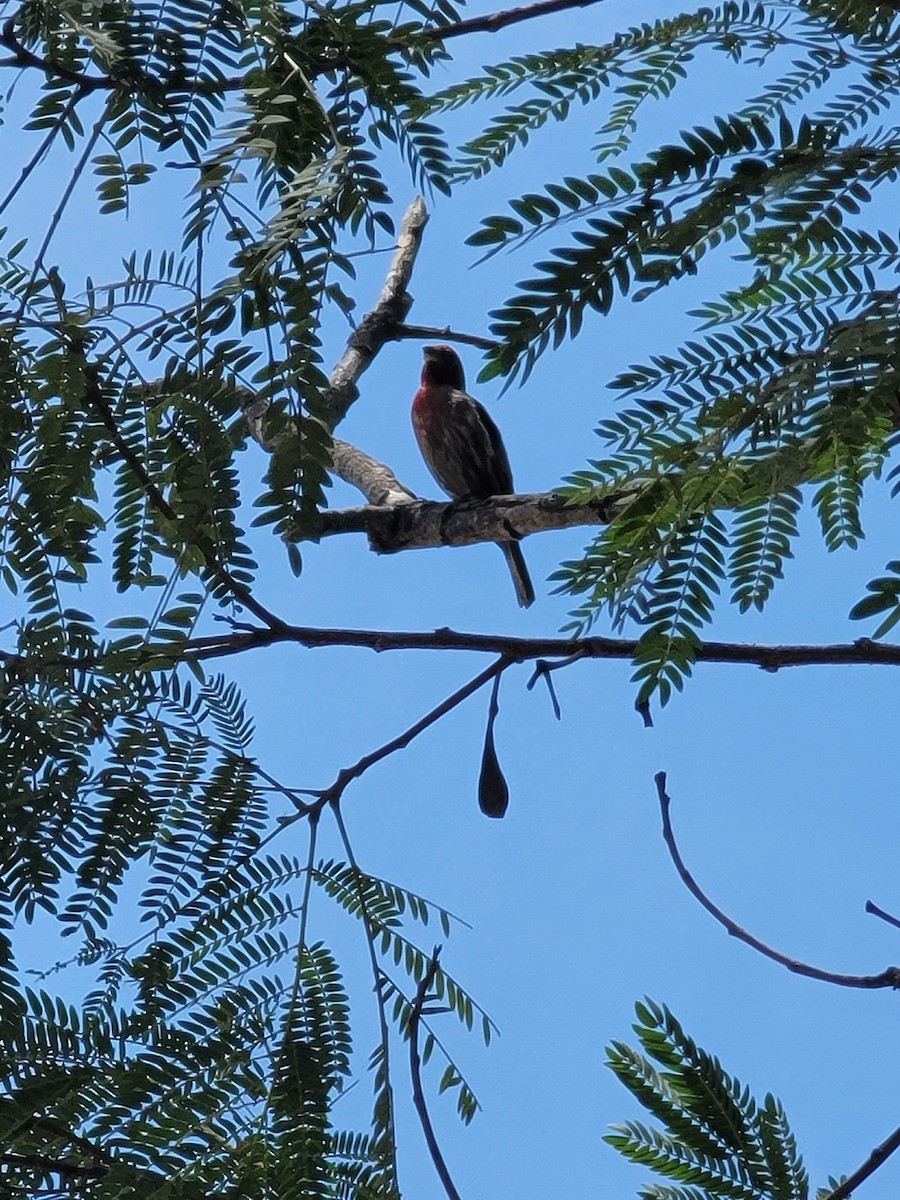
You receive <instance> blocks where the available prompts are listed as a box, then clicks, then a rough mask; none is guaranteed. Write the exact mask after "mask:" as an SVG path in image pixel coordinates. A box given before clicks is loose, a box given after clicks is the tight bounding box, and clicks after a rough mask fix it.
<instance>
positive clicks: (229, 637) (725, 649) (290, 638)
mask: <svg viewBox="0 0 900 1200" xmlns="http://www.w3.org/2000/svg"><path fill="white" fill-rule="evenodd" d="M284 644H294V645H297V646H304V647H306V648H308V649H323V648H325V647H328V646H355V647H358V648H360V649H364V650H375V651H377V652H379V653H380V652H382V651H386V650H449V651H465V652H473V651H474V652H475V653H479V654H499V655H502V656H504V657H505V658H508V659H509V660H510V661H513V662H532V661H534V660H536V659H542V658H550V659H565V660H570V661H567V662H566V663H565V665H566V666H571V665H572V663H574V662H577V661H578V660H579V659H589V658H593V659H614V660H622V659H630V658H633V657H634V653H635V650H636V649H637V644H638V643H637V641H635V640H634V639H632V638H608V637H586V638H553V637H539V638H527V637H525V638H522V637H508V636H504V635H503V634H493V633H463V632H458V631H457V630H455V629H446V628H445V629H434V630H431V631H396V632H395V631H392V630H387V629H327V628H317V627H315V626H309V625H282V626H279V627H277V628H271V629H269V628H260V629H249V630H231V631H229V632H228V633H221V634H210V635H209V636H207V637H197V638H186V639H185V640H184V641H182V642H177V643H175V644H174V645H173V644H171V643H169V642H166V643H161V644H159V645H155V644H153V643H150V644H149V645H144V646H139V647H136V648H135V649H133V650H117V651H116V652H115V663H116V666H117V668H118V667H120V666H125V665H127V664H133V665H134V666H135V667H138V666H146V665H147V664H152V663H153V662H154V661H156V660H159V662H160V665H164V664H166V663H169V662H170V661H171V659H172V656H173V654H176V655H177V657H178V658H179V660H183V659H185V658H194V659H196V660H197V661H198V662H204V661H207V660H209V659H215V658H229V657H230V656H232V655H234V654H243V653H245V652H246V651H248V650H262V649H265V648H266V647H268V646H278V645H284ZM696 661H697V662H701V663H703V662H705V663H719V664H724V665H726V666H751V667H760V668H762V670H764V671H768V672H770V673H772V674H774V673H775V672H777V671H780V670H784V669H786V668H788V667H822V666H880V667H900V646H898V645H895V644H892V643H885V642H873V641H872V640H871V639H870V638H860V639H859V641H856V642H838V643H835V644H832V645H823V646H809V645H794V646H761V645H753V644H751V643H745V642H700V643H698V645H697V649H696ZM103 662H104V657H103V655H84V656H83V657H81V658H76V657H74V656H72V655H54V656H53V657H52V658H49V657H48V658H46V659H40V660H39V659H36V658H35V659H31V658H28V659H25V658H21V657H20V656H19V655H16V654H11V653H8V652H4V651H0V663H3V665H4V666H5V667H6V668H7V669H13V668H18V669H19V670H22V671H37V670H40V669H42V668H44V667H71V668H73V669H74V668H80V669H87V668H90V667H97V666H102V665H103Z"/></svg>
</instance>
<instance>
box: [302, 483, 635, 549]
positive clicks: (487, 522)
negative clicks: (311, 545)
mask: <svg viewBox="0 0 900 1200" xmlns="http://www.w3.org/2000/svg"><path fill="white" fill-rule="evenodd" d="M400 486H401V487H402V485H400ZM620 501H621V497H619V496H605V497H602V498H598V499H592V500H589V501H586V502H585V503H583V504H569V503H567V501H566V499H565V497H563V496H559V495H557V494H556V493H555V492H536V493H532V494H527V495H520V496H495V497H492V498H491V499H490V500H478V501H466V500H457V501H450V502H446V501H435V500H417V501H411V500H406V502H404V503H393V504H382V505H372V504H368V505H363V506H361V507H359V508H342V509H334V510H331V511H326V512H323V513H322V514H321V517H322V524H321V527H320V529H319V535H320V536H322V537H331V536H333V535H335V534H339V533H365V534H366V535H367V537H368V539H369V545H370V546H371V547H372V549H373V550H375V551H377V552H378V553H379V554H393V553H395V552H396V551H398V550H423V549H427V548H429V547H432V546H471V545H474V544H475V543H476V542H497V541H501V542H502V541H504V540H506V539H508V538H509V537H510V536H513V537H525V536H526V535H527V534H529V533H538V532H541V531H546V530H548V529H569V528H571V527H572V526H574V525H606V524H608V523H609V522H610V520H612V518H613V517H614V516H615V515H616V513H617V512H618V511H619V507H620ZM300 536H301V535H300V534H298V535H297V539H294V538H293V536H292V534H291V532H290V531H289V532H288V533H287V534H286V535H285V538H286V540H287V541H292V540H299V538H300Z"/></svg>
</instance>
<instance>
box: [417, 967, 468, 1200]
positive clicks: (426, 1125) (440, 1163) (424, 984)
mask: <svg viewBox="0 0 900 1200" xmlns="http://www.w3.org/2000/svg"><path fill="white" fill-rule="evenodd" d="M440 953H441V948H440V946H435V948H434V953H433V954H432V956H431V962H430V963H429V964H428V967H427V969H426V971H425V974H424V975H423V976H422V978H421V980H420V981H419V986H418V988H417V989H416V998H415V1000H414V1001H413V1004H412V1009H411V1010H410V1014H409V1072H410V1075H411V1076H412V1089H413V1104H414V1105H415V1106H416V1112H417V1113H418V1114H419V1122H420V1124H421V1126H422V1132H423V1133H424V1134H425V1143H426V1145H427V1146H428V1153H429V1154H430V1155H431V1161H432V1162H433V1163H434V1169H435V1170H436V1171H437V1174H438V1178H439V1179H440V1181H441V1184H442V1185H443V1188H444V1191H445V1192H446V1193H447V1200H460V1196H459V1192H458V1191H457V1190H456V1186H455V1184H454V1182H453V1180H452V1179H451V1178H450V1172H449V1170H448V1169H447V1164H446V1162H445V1161H444V1156H443V1154H442V1153H441V1148H440V1146H439V1145H438V1140H437V1138H436V1137H435V1133H434V1126H433V1125H432V1124H431V1117H430V1116H429V1115H428V1105H427V1104H426V1103H425V1092H424V1091H423V1089H422V1060H421V1058H420V1056H419V1025H420V1024H421V1022H422V1011H423V1009H424V1006H425V1000H426V998H427V996H428V990H429V988H430V987H431V985H432V984H433V983H434V977H435V975H436V974H437V969H438V958H439V956H440Z"/></svg>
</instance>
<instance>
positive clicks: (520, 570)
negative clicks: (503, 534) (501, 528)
mask: <svg viewBox="0 0 900 1200" xmlns="http://www.w3.org/2000/svg"><path fill="white" fill-rule="evenodd" d="M498 545H499V546H500V549H501V550H502V551H503V556H504V558H505V559H506V561H507V563H508V564H509V573H510V575H512V577H513V583H514V584H515V585H516V597H517V598H518V601H519V604H520V605H521V607H522V608H527V607H528V606H529V604H534V587H533V585H532V583H531V576H530V575H529V574H528V568H527V567H526V566H525V557H524V555H523V554H522V551H521V550H520V549H519V543H518V542H499V543H498Z"/></svg>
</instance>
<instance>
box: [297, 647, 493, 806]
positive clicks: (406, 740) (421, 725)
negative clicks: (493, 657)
mask: <svg viewBox="0 0 900 1200" xmlns="http://www.w3.org/2000/svg"><path fill="white" fill-rule="evenodd" d="M512 661H513V660H512V659H509V658H499V659H498V660H497V661H496V662H495V663H492V664H491V666H489V667H488V668H487V669H486V670H484V671H482V672H481V673H480V674H478V675H476V676H475V678H474V679H470V680H469V682H468V683H466V684H463V686H462V687H461V688H458V689H457V690H456V691H455V692H454V693H453V695H452V696H448V697H447V699H446V700H442V701H441V703H440V704H438V705H437V706H436V707H435V708H433V709H432V710H431V712H428V713H426V714H425V716H424V717H421V718H420V719H419V720H418V721H416V723H415V724H414V725H410V727H409V728H408V729H406V730H404V732H403V733H401V734H399V735H398V736H397V737H395V738H392V739H391V740H390V741H389V742H385V743H384V745H383V746H379V747H378V749H377V750H373V751H371V753H369V754H364V755H363V757H362V758H361V759H359V761H358V762H356V763H354V764H353V766H352V767H345V768H344V769H343V770H342V771H341V772H340V773H339V774H338V777H337V779H335V781H334V783H333V784H332V785H331V786H330V787H328V788H326V789H325V790H324V791H323V792H322V794H321V798H320V799H319V800H318V801H317V802H316V804H315V805H312V806H310V807H311V808H317V807H318V808H323V807H324V806H325V805H326V804H332V805H334V804H337V803H338V801H339V800H340V799H341V797H342V796H343V794H344V792H345V791H346V789H347V785H348V784H350V783H352V782H353V780H354V779H359V777H360V776H361V775H364V774H365V772H366V771H368V770H369V768H370V767H374V766H375V764H376V763H379V762H381V760H382V759H384V758H387V757H388V756H389V755H391V754H395V753H396V752H397V751H398V750H405V749H406V747H407V746H408V745H409V744H410V742H411V741H413V739H414V738H417V737H418V736H419V734H420V733H424V732H425V730H426V729H428V728H430V726H432V725H434V723H435V722H436V721H439V720H440V719H441V717H445V716H446V715H447V713H448V712H451V711H452V710H453V709H454V708H456V707H457V706H458V705H460V704H462V702H463V701H464V700H467V699H468V698H469V696H471V695H473V694H474V693H475V692H477V691H478V689H479V688H482V687H484V685H485V684H486V683H490V681H491V680H492V679H495V678H496V677H497V676H499V675H501V674H502V673H503V672H504V671H505V670H506V668H507V667H508V666H510V665H511V663H512ZM303 815H305V814H304V813H298V814H297V816H298V817H301V816H303ZM294 819H295V818H293V817H291V818H288V820H289V821H292V820H294Z"/></svg>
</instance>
